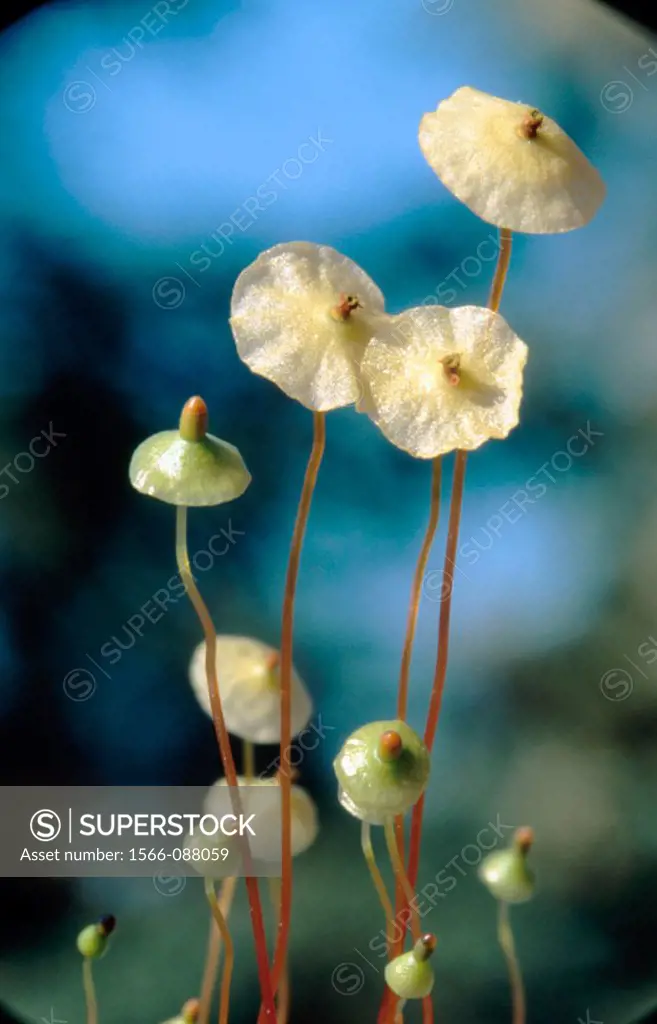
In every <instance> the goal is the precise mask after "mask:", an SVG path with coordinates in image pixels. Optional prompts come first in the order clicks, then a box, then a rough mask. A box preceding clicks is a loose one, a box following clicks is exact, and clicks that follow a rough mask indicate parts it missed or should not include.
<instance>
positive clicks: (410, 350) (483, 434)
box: [362, 306, 527, 459]
mask: <svg viewBox="0 0 657 1024" xmlns="http://www.w3.org/2000/svg"><path fill="white" fill-rule="evenodd" d="M526 360H527V346H526V345H525V343H524V342H523V341H521V340H520V338H518V337H517V335H515V334H514V333H513V331H512V330H511V328H510V327H509V325H508V324H507V322H506V320H504V319H503V317H501V316H500V315H499V314H498V313H493V312H492V311H491V310H489V309H484V308H482V307H480V306H460V307H458V308H456V309H446V308H445V307H444V306H430V307H429V306H418V307H416V308H415V309H409V310H406V312H405V313H400V314H399V316H396V317H389V318H388V321H387V322H386V323H385V324H382V325H380V327H379V329H378V331H377V334H376V335H375V337H374V338H373V339H372V341H371V342H370V344H369V345H368V348H367V352H366V353H365V357H364V359H363V365H362V372H363V380H364V382H365V384H366V388H367V395H368V402H367V405H366V406H365V407H364V408H365V411H366V412H367V414H368V416H369V417H370V418H371V419H372V420H373V421H374V423H376V425H377V426H378V427H379V428H380V430H381V431H382V433H383V434H384V435H385V437H387V438H388V440H389V441H391V442H392V443H393V444H394V445H396V446H397V447H398V448H402V449H403V450H404V451H406V452H409V453H410V454H411V455H414V456H415V457H416V458H420V459H432V458H435V457H436V456H437V455H443V454H444V453H445V452H449V451H452V450H453V449H457V448H460V449H463V450H465V451H471V450H472V449H474V448H478V447H479V446H480V445H482V444H483V443H484V441H487V440H488V439H489V438H503V437H506V436H507V434H508V433H509V432H510V431H511V430H512V428H513V427H515V426H516V424H517V423H518V416H519V409H520V402H521V398H522V381H523V369H524V366H525V362H526Z"/></svg>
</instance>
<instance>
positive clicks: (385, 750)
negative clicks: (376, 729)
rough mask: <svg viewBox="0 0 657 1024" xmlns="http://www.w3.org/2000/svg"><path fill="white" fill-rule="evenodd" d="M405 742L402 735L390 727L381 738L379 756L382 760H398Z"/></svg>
mask: <svg viewBox="0 0 657 1024" xmlns="http://www.w3.org/2000/svg"><path fill="white" fill-rule="evenodd" d="M403 750H404V744H403V741H402V738H401V736H400V735H399V733H398V732H396V731H395V730H394V729H388V731H387V732H384V733H383V735H382V736H381V739H380V740H379V756H380V758H381V760H382V761H398V760H399V758H400V757H401V756H402V752H403Z"/></svg>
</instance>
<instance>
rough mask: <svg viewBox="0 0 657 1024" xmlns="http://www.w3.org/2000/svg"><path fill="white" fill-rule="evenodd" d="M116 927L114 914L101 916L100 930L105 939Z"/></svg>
mask: <svg viewBox="0 0 657 1024" xmlns="http://www.w3.org/2000/svg"><path fill="white" fill-rule="evenodd" d="M115 928H116V918H115V917H114V915H113V914H105V915H104V916H103V917H101V919H100V921H99V922H98V930H99V931H100V934H101V935H102V936H103V938H105V939H106V938H107V936H108V935H111V934H112V932H113V931H114V929H115Z"/></svg>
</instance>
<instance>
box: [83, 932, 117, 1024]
mask: <svg viewBox="0 0 657 1024" xmlns="http://www.w3.org/2000/svg"><path fill="white" fill-rule="evenodd" d="M115 928H116V918H115V917H113V916H112V915H111V914H107V915H105V916H104V917H101V918H100V920H99V921H96V923H95V924H89V925H87V927H86V928H83V929H82V931H81V932H80V933H79V935H78V937H77V941H76V945H77V947H78V952H79V953H80V955H81V956H82V987H83V989H84V997H85V1003H86V1007H87V1024H98V999H97V997H96V986H95V983H94V976H93V962H94V960H100V958H101V957H102V956H105V954H106V952H107V950H108V948H109V940H110V936H111V935H112V934H113V932H114V929H115Z"/></svg>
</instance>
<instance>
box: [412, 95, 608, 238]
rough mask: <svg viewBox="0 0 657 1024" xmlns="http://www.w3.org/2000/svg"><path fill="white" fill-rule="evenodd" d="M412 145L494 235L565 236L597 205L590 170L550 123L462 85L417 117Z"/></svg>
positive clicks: (601, 189)
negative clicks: (497, 230) (496, 231)
mask: <svg viewBox="0 0 657 1024" xmlns="http://www.w3.org/2000/svg"><path fill="white" fill-rule="evenodd" d="M419 139H420V148H421V149H422V152H423V153H424V156H425V158H426V160H427V162H428V163H429V164H430V165H431V167H432V168H433V170H434V171H435V173H436V174H437V175H438V177H439V178H440V180H441V181H442V183H443V184H444V185H446V186H447V188H448V189H449V190H450V192H453V193H454V195H455V196H456V197H457V199H460V200H461V202H463V203H465V204H466V206H469V207H470V209H471V210H472V211H473V212H474V213H476V214H477V215H478V216H479V217H481V218H482V219H483V220H485V221H488V222H489V223H490V224H496V225H497V227H500V228H508V229H509V230H511V231H523V232H526V233H527V234H537V235H543V234H557V233H559V232H562V231H571V230H572V229H573V228H579V227H582V226H583V225H584V224H588V222H589V221H590V220H591V218H592V217H593V215H594V214H595V213H596V211H597V210H598V208H599V207H600V204H601V203H602V201H603V199H604V197H605V192H606V190H605V185H604V182H603V181H602V178H601V177H600V175H599V174H598V172H597V171H596V169H595V167H593V165H592V164H591V163H589V161H588V160H587V158H586V157H585V156H584V154H583V153H582V151H581V150H580V149H579V148H578V147H577V146H576V145H575V143H574V142H573V140H572V139H571V138H570V137H569V136H568V135H566V133H565V132H564V131H563V130H562V129H561V128H560V127H559V125H558V124H556V122H554V121H552V120H551V119H550V118H549V117H546V116H545V115H544V114H542V113H541V112H540V111H538V110H535V109H534V108H532V107H530V106H528V105H527V104H524V103H513V102H511V101H510V100H503V99H498V97H497V96H490V95H489V94H488V93H486V92H480V91H479V89H472V88H471V87H470V86H468V85H466V86H463V87H462V88H461V89H457V90H456V92H455V93H453V94H452V95H451V96H450V97H449V98H448V99H446V100H443V101H442V103H440V104H439V105H438V109H437V110H435V111H434V112H432V113H429V114H425V115H424V117H423V118H422V121H421V122H420V133H419Z"/></svg>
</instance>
